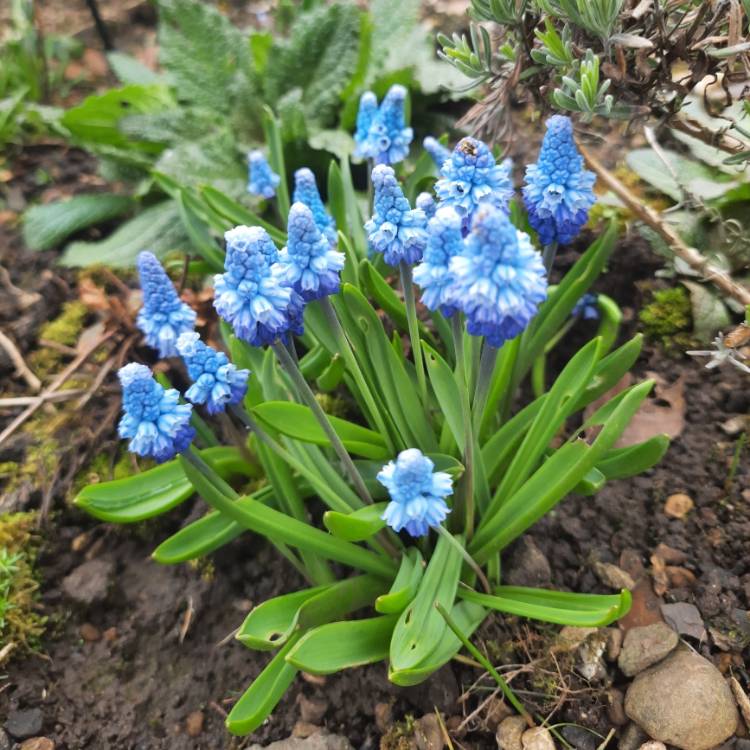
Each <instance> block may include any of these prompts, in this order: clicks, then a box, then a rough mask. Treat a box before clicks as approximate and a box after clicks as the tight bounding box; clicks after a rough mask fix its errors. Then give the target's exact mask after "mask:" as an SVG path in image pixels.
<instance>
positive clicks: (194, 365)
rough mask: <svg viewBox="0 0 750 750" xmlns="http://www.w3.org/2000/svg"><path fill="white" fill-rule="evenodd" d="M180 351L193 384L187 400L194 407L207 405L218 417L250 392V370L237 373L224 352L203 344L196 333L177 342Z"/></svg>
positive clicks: (186, 392) (188, 334) (187, 333)
mask: <svg viewBox="0 0 750 750" xmlns="http://www.w3.org/2000/svg"><path fill="white" fill-rule="evenodd" d="M177 350H178V351H179V352H180V356H181V357H182V359H183V361H184V362H185V366H186V367H187V371H188V375H189V376H190V379H191V380H192V381H193V384H192V385H191V386H190V388H188V389H187V391H185V398H186V399H187V400H188V401H192V402H193V403H194V404H205V405H206V410H207V411H208V413H209V414H218V413H219V412H222V411H224V410H225V409H226V407H227V406H229V405H230V404H238V403H239V402H240V401H242V399H243V398H244V396H245V392H246V391H247V379H248V377H250V371H249V370H238V369H237V367H235V365H233V364H232V363H231V362H230V361H229V358H228V357H227V355H226V354H224V352H217V351H216V349H214V348H212V347H210V346H208V345H207V344H204V343H203V342H202V341H201V337H200V335H199V334H198V333H196V332H195V331H191V332H186V333H183V334H182V335H181V336H180V338H179V339H177Z"/></svg>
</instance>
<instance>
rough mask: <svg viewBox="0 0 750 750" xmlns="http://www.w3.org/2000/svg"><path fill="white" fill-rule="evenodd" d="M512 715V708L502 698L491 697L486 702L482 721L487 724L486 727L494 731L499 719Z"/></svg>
mask: <svg viewBox="0 0 750 750" xmlns="http://www.w3.org/2000/svg"><path fill="white" fill-rule="evenodd" d="M512 715H513V711H512V709H511V708H510V706H509V705H508V704H507V703H506V702H505V701H504V700H501V699H500V698H492V699H491V700H490V701H489V702H488V703H487V708H486V713H485V716H484V723H485V724H486V725H487V729H489V730H490V731H491V732H494V731H495V730H496V729H497V727H498V725H499V724H500V722H501V721H503V720H504V719H507V718H508V717H509V716H512Z"/></svg>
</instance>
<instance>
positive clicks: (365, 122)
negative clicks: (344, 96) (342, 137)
mask: <svg viewBox="0 0 750 750" xmlns="http://www.w3.org/2000/svg"><path fill="white" fill-rule="evenodd" d="M377 114H378V100H377V97H376V96H375V94H373V93H372V91H365V93H364V94H362V96H361V97H360V98H359V110H357V126H356V130H355V131H354V144H355V145H354V156H356V157H358V158H360V159H368V158H370V126H371V125H372V123H373V121H374V120H375V118H376V117H377Z"/></svg>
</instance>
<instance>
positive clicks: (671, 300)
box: [638, 286, 693, 350]
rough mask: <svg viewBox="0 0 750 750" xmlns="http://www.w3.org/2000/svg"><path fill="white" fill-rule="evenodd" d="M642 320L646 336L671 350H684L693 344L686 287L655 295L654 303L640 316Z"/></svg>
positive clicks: (677, 287) (662, 291) (646, 307)
mask: <svg viewBox="0 0 750 750" xmlns="http://www.w3.org/2000/svg"><path fill="white" fill-rule="evenodd" d="M638 318H639V319H640V321H641V325H642V326H643V331H644V333H645V334H646V336H647V337H648V338H650V339H651V340H653V341H658V342H659V343H661V344H662V345H663V346H664V348H665V349H667V350H671V349H675V348H679V349H684V348H686V347H688V346H690V344H691V342H692V337H691V331H692V328H693V316H692V308H691V305H690V295H689V294H688V292H687V290H686V289H685V287H682V286H676V287H672V288H670V289H660V290H658V291H655V292H653V294H652V300H651V302H650V303H649V304H648V305H646V306H645V307H644V308H643V309H642V310H641V311H640V313H638Z"/></svg>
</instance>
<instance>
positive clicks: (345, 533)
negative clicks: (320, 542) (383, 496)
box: [323, 503, 388, 542]
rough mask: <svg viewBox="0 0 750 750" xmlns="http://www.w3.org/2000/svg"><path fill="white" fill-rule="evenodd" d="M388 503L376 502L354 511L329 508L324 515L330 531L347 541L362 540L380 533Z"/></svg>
mask: <svg viewBox="0 0 750 750" xmlns="http://www.w3.org/2000/svg"><path fill="white" fill-rule="evenodd" d="M387 505H388V503H374V504H373V505H366V506H365V507H364V508H360V509H359V510H355V511H353V512H352V513H339V512H337V511H335V510H329V511H327V512H326V513H325V514H324V515H323V523H324V524H325V527H326V528H327V529H328V531H330V532H331V534H333V535H334V536H337V537H338V538H339V539H346V541H347V542H361V541H364V540H365V539H369V538H370V537H372V536H375V534H377V533H378V531H380V530H381V529H382V528H383V527H384V526H385V521H384V520H383V519H382V517H381V516H382V515H383V511H384V510H385V508H386V506H387Z"/></svg>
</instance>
